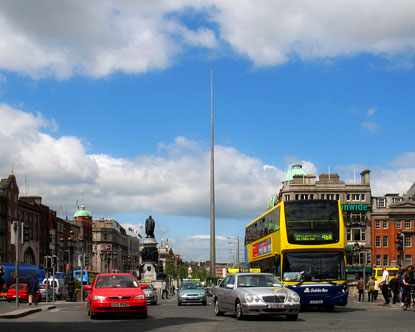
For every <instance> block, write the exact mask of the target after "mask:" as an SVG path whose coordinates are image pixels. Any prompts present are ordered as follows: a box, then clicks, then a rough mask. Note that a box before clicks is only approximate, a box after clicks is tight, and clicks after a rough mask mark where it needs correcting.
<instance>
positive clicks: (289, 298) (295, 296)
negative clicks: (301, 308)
mask: <svg viewBox="0 0 415 332" xmlns="http://www.w3.org/2000/svg"><path fill="white" fill-rule="evenodd" d="M287 302H289V303H300V297H299V296H298V294H297V293H295V292H290V293H289V294H288V296H287Z"/></svg>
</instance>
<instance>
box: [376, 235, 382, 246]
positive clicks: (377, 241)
mask: <svg viewBox="0 0 415 332" xmlns="http://www.w3.org/2000/svg"><path fill="white" fill-rule="evenodd" d="M375 244H376V248H380V247H381V246H380V236H376V240H375Z"/></svg>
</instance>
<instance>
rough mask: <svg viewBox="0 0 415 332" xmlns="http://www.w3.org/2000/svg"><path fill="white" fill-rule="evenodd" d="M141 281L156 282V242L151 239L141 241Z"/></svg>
mask: <svg viewBox="0 0 415 332" xmlns="http://www.w3.org/2000/svg"><path fill="white" fill-rule="evenodd" d="M141 259H142V262H143V264H142V266H141V280H143V281H145V282H153V281H156V280H157V269H156V268H157V264H158V250H157V241H156V240H155V239H154V238H152V237H147V238H145V239H144V240H143V248H142V251H141Z"/></svg>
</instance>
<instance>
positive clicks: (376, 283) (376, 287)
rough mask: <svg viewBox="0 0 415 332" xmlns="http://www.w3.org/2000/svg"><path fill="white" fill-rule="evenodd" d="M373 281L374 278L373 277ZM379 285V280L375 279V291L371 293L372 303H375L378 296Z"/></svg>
mask: <svg viewBox="0 0 415 332" xmlns="http://www.w3.org/2000/svg"><path fill="white" fill-rule="evenodd" d="M373 279H375V277H373ZM379 284H380V280H376V279H375V290H374V292H373V301H374V302H376V301H377V299H378V295H379V292H380V285H379Z"/></svg>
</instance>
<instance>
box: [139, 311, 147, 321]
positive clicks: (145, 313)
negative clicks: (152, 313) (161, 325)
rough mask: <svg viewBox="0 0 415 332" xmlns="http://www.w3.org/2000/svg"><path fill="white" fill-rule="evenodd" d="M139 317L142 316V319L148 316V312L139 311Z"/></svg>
mask: <svg viewBox="0 0 415 332" xmlns="http://www.w3.org/2000/svg"><path fill="white" fill-rule="evenodd" d="M140 317H141V318H143V319H144V318H147V317H148V313H147V311H146V312H143V313H141V314H140Z"/></svg>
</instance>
